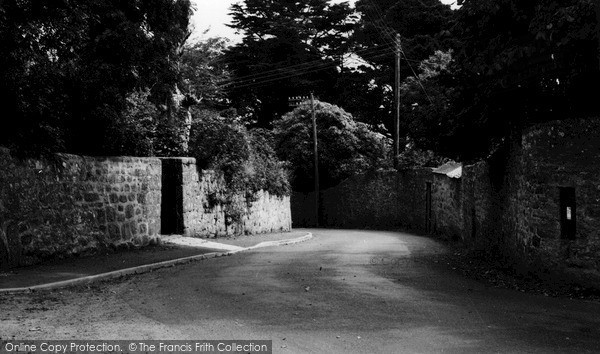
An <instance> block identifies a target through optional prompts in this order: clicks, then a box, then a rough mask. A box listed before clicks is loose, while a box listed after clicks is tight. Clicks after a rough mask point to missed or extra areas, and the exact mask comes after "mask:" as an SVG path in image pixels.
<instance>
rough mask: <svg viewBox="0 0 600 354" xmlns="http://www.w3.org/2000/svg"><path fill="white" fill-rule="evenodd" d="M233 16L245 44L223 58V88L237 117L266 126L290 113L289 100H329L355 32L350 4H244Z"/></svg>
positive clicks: (322, 0) (310, 0) (307, 0)
mask: <svg viewBox="0 0 600 354" xmlns="http://www.w3.org/2000/svg"><path fill="white" fill-rule="evenodd" d="M231 13H232V16H233V23H232V25H231V27H233V28H235V29H237V30H238V31H240V32H241V33H243V35H244V39H243V41H242V43H240V44H238V45H236V46H234V47H232V48H231V49H230V50H229V52H228V54H227V62H228V64H229V67H230V68H231V69H232V74H233V79H232V81H231V82H229V85H227V87H228V88H229V90H230V93H231V97H232V99H233V101H234V104H235V106H236V107H237V108H238V109H240V110H241V113H245V112H251V113H253V114H254V115H255V117H256V118H257V120H258V125H260V126H268V125H269V124H270V122H272V121H273V120H274V119H276V118H278V117H279V116H280V115H281V114H283V113H285V112H287V111H288V110H289V109H288V97H289V96H298V95H307V94H308V93H309V92H311V91H313V92H314V93H315V94H316V95H318V96H320V97H321V98H327V97H329V96H331V95H332V93H333V90H334V87H335V83H336V80H337V77H338V76H339V72H338V70H337V67H338V66H340V65H341V62H342V55H343V54H344V53H345V52H346V48H347V41H348V34H349V32H350V31H351V30H352V28H353V24H352V21H353V19H354V18H353V16H352V11H351V9H350V7H349V6H348V4H346V3H342V4H329V2H328V1H326V0H303V1H295V0H282V1H279V0H277V1H275V0H269V1H264V0H246V1H244V2H243V3H241V4H236V5H233V6H232V8H231Z"/></svg>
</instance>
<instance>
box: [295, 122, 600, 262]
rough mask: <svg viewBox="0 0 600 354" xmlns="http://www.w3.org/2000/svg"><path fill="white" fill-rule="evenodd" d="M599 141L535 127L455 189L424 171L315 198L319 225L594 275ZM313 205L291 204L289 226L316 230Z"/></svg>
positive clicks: (570, 127)
mask: <svg viewBox="0 0 600 354" xmlns="http://www.w3.org/2000/svg"><path fill="white" fill-rule="evenodd" d="M599 132H600V119H594V118H592V119H573V120H564V121H554V122H548V123H546V124H541V125H537V126H535V127H532V128H529V129H527V130H525V131H524V132H522V133H519V134H517V135H515V136H512V137H509V138H508V139H507V143H506V144H505V146H504V147H502V148H500V149H499V150H498V151H496V152H495V153H494V154H493V155H492V156H491V157H490V158H489V159H488V160H487V161H484V162H479V163H476V164H473V165H465V166H463V170H462V177H461V178H460V179H455V178H449V177H448V176H446V175H443V174H434V173H432V172H431V171H430V170H417V171H399V172H397V173H396V172H377V173H370V174H365V175H361V176H355V177H352V178H350V179H348V180H346V181H345V182H343V183H342V184H340V185H338V186H336V187H333V188H331V189H328V190H325V191H322V192H321V194H320V197H321V198H320V214H321V215H320V225H321V226H324V227H348V228H379V229H389V228H403V229H407V230H413V231H417V232H429V233H431V234H436V235H440V236H442V237H445V238H462V239H463V240H464V241H466V242H467V243H469V244H471V245H472V246H473V247H476V248H485V249H491V250H496V251H498V252H504V253H505V255H507V256H508V257H512V258H514V259H515V260H519V261H524V262H539V261H541V263H542V264H547V265H552V266H566V267H572V268H573V267H576V268H579V269H584V270H590V271H596V272H598V271H600V177H599V176H600V133H599ZM427 183H431V190H432V193H431V211H430V215H429V222H430V223H431V224H429V225H428V223H427V210H426V205H427V202H426V198H427V196H426V189H425V188H426V185H427ZM565 190H569V191H571V192H572V193H573V197H574V198H572V199H574V200H573V201H572V203H573V206H572V219H573V224H574V225H575V233H574V235H573V237H572V238H570V237H565V236H564V234H563V233H564V232H563V228H564V224H563V223H564V219H565V215H561V213H562V214H565V210H564V205H565V204H563V206H561V193H566V192H565ZM561 191H562V192H561ZM313 198H314V195H313V194H312V193H310V194H301V193H294V194H293V198H292V211H293V220H294V225H295V226H313V225H314V219H315V217H314V199H313ZM563 198H564V197H563ZM563 203H566V202H564V201H563ZM561 218H562V221H561Z"/></svg>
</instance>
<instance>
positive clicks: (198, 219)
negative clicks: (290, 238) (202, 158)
mask: <svg viewBox="0 0 600 354" xmlns="http://www.w3.org/2000/svg"><path fill="white" fill-rule="evenodd" d="M170 160H179V161H181V164H182V171H183V178H182V183H183V186H182V190H183V201H182V202H183V225H184V227H183V234H184V235H186V236H192V237H219V236H227V235H243V234H257V233H266V232H278V231H290V230H291V223H292V222H291V220H292V217H291V209H290V198H289V196H272V195H270V194H269V193H268V192H264V191H259V192H257V193H254V194H247V193H238V194H236V195H234V196H232V197H231V198H228V193H227V189H226V184H225V179H224V178H223V176H222V175H220V174H217V173H215V172H214V171H205V170H198V169H197V166H196V160H195V159H193V158H176V159H170ZM229 203H235V205H236V206H237V207H236V208H235V209H234V210H232V209H231V208H229V206H228V204H229Z"/></svg>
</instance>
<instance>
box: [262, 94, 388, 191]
mask: <svg viewBox="0 0 600 354" xmlns="http://www.w3.org/2000/svg"><path fill="white" fill-rule="evenodd" d="M315 117H316V122H317V136H318V152H319V181H320V184H321V186H322V187H323V188H328V187H331V186H335V185H336V184H338V183H340V182H341V181H343V180H344V179H346V178H348V177H350V176H352V175H354V174H357V173H362V172H365V171H367V170H369V169H377V168H384V167H388V164H387V161H389V156H388V152H389V149H388V146H389V142H388V141H387V140H388V139H386V138H385V136H383V135H381V134H378V133H375V132H373V131H371V130H370V129H369V128H368V126H367V125H366V124H364V123H361V122H356V121H355V120H354V119H353V118H352V115H351V114H349V113H347V112H345V111H344V110H343V109H341V108H339V107H337V106H334V105H332V104H329V103H325V102H319V101H316V102H315ZM312 127H313V126H312V108H311V105H310V103H309V102H305V103H302V104H301V105H300V106H298V107H297V108H296V109H294V110H293V111H292V112H290V113H288V114H286V115H284V116H283V118H282V119H281V120H279V121H277V122H275V129H274V133H275V143H276V150H277V153H278V154H279V156H280V158H281V159H285V160H286V161H289V163H290V165H291V169H292V187H293V188H294V190H312V189H313V184H314V173H313V171H314V154H313V151H314V150H313V146H314V145H313V138H312V136H313V135H312V134H313V128H312Z"/></svg>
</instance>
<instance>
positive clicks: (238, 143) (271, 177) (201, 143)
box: [189, 109, 289, 195]
mask: <svg viewBox="0 0 600 354" xmlns="http://www.w3.org/2000/svg"><path fill="white" fill-rule="evenodd" d="M194 116H195V119H194V121H193V124H192V137H191V140H190V151H189V153H190V155H191V156H193V157H195V158H196V161H197V164H198V167H200V168H202V169H213V170H216V171H219V172H222V173H223V174H224V176H225V180H226V182H227V185H228V187H229V189H230V191H231V193H233V194H235V193H236V192H248V193H253V192H257V191H259V190H265V191H267V192H269V193H271V194H273V195H287V194H288V193H289V184H288V180H287V172H286V170H285V166H284V164H283V163H281V162H280V161H279V160H278V159H277V156H276V154H275V152H274V150H273V148H272V147H271V143H270V141H269V140H270V137H269V132H266V131H264V130H248V129H246V128H245V127H244V126H243V125H241V124H238V123H236V122H234V121H232V120H231V119H228V118H225V117H222V116H220V115H219V114H218V113H217V112H214V111H211V110H206V109H196V110H194Z"/></svg>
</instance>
